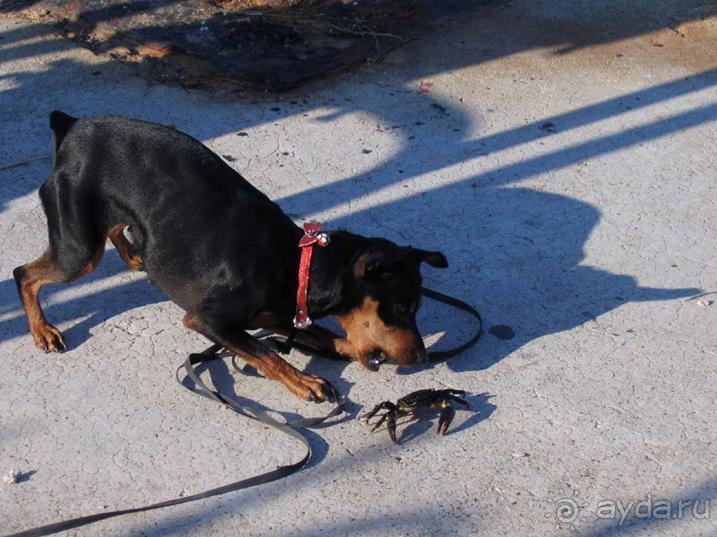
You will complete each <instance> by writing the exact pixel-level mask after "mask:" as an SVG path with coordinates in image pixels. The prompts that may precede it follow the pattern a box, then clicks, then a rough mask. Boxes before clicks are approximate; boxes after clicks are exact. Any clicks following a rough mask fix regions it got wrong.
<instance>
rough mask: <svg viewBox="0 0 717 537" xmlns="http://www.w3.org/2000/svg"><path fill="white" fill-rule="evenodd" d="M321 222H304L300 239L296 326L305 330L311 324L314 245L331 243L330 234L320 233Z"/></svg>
mask: <svg viewBox="0 0 717 537" xmlns="http://www.w3.org/2000/svg"><path fill="white" fill-rule="evenodd" d="M320 231H321V224H319V223H318V222H306V223H305V224H304V236H303V237H301V240H300V241H299V248H301V261H300V262H299V287H298V288H297V290H296V316H295V317H294V327H295V328H298V329H299V330H305V329H306V328H308V327H309V326H311V318H310V317H309V271H310V269H311V256H312V254H313V252H314V245H315V244H318V245H319V246H322V247H323V246H326V245H328V244H329V235H328V234H327V233H319V232H320Z"/></svg>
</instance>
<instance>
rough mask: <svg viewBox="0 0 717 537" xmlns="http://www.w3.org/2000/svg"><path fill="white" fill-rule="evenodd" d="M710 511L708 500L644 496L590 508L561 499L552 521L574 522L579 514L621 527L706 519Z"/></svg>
mask: <svg viewBox="0 0 717 537" xmlns="http://www.w3.org/2000/svg"><path fill="white" fill-rule="evenodd" d="M710 507H711V506H710V500H709V499H682V500H667V499H664V498H657V497H655V496H648V497H647V498H644V499H642V500H608V499H606V500H599V501H597V502H596V503H595V505H594V506H591V505H590V504H581V503H579V502H578V501H577V500H576V499H574V498H561V499H560V500H558V502H557V504H556V509H555V517H556V518H557V519H558V520H559V521H561V522H574V521H575V520H577V518H578V516H580V513H581V512H583V513H584V512H588V513H589V512H592V513H594V515H595V518H598V519H601V520H614V521H616V522H617V523H618V525H622V524H625V523H626V522H630V521H633V520H640V519H647V518H655V519H662V520H669V519H682V518H697V519H706V518H709V517H710Z"/></svg>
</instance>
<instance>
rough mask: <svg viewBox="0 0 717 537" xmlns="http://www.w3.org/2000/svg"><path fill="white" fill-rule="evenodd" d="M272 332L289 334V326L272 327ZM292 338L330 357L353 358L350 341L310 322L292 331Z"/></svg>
mask: <svg viewBox="0 0 717 537" xmlns="http://www.w3.org/2000/svg"><path fill="white" fill-rule="evenodd" d="M271 330H272V331H273V332H276V333H277V334H281V335H283V336H287V337H288V336H289V335H290V334H291V332H292V330H291V329H290V328H272V329H271ZM294 338H295V339H296V341H297V342H298V343H303V344H304V345H308V346H309V347H311V348H313V349H316V350H317V351H319V352H321V353H323V354H326V355H329V357H330V358H336V359H341V358H345V359H348V360H354V359H355V358H354V351H353V347H352V346H351V343H349V341H348V340H347V339H346V338H345V337H341V336H340V335H338V334H335V333H334V332H332V331H331V330H329V329H328V328H324V327H323V326H319V325H317V324H312V325H311V326H309V327H308V328H306V329H304V330H296V331H294Z"/></svg>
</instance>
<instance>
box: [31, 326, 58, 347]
mask: <svg viewBox="0 0 717 537" xmlns="http://www.w3.org/2000/svg"><path fill="white" fill-rule="evenodd" d="M31 332H32V339H33V340H34V341H35V346H36V347H37V348H38V349H42V350H44V351H45V352H62V351H64V350H65V349H66V347H65V338H63V337H62V332H60V331H59V330H58V329H57V328H55V327H54V326H52V325H51V324H49V323H46V324H40V325H37V326H33V327H32V330H31Z"/></svg>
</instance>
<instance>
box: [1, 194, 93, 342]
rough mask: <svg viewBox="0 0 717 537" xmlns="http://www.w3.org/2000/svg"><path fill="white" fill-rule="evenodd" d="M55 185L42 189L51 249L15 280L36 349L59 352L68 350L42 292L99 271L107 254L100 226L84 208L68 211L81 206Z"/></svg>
mask: <svg viewBox="0 0 717 537" xmlns="http://www.w3.org/2000/svg"><path fill="white" fill-rule="evenodd" d="M51 183H52V180H51V181H48V182H47V183H45V184H44V185H43V186H42V188H41V189H40V199H41V200H42V204H43V208H44V209H45V214H46V215H47V226H48V230H49V237H50V247H49V248H48V249H47V250H46V251H45V253H44V254H42V255H41V256H40V257H39V258H37V259H36V260H35V261H32V262H30V263H27V264H25V265H22V266H20V267H17V268H16V269H15V270H14V271H13V276H14V277H15V283H16V284H17V291H18V294H19V295H20V300H21V301H22V305H23V307H24V308H25V314H26V315H27V322H28V325H29V327H30V333H31V334H32V338H33V340H34V341H35V345H36V346H37V347H38V348H40V349H44V350H45V351H46V352H58V351H60V350H63V349H64V348H65V341H64V339H63V337H62V334H61V333H60V331H59V330H58V329H57V328H55V327H54V326H52V325H51V324H50V323H49V322H48V321H47V319H46V318H45V314H44V313H43V311H42V306H40V298H39V294H40V290H41V289H42V288H43V287H44V286H45V285H47V284H48V283H69V282H71V281H73V280H76V279H77V278H80V277H81V276H84V275H85V274H88V273H90V272H92V271H93V270H95V267H96V266H97V264H98V263H99V262H100V259H102V254H103V253H104V250H105V241H106V235H105V234H104V233H101V232H98V230H97V224H96V223H95V222H94V220H92V218H91V217H89V216H88V214H86V213H84V212H83V210H82V208H79V210H78V209H77V208H75V209H74V210H68V209H67V207H68V202H69V203H70V204H77V203H78V200H76V199H60V195H59V192H58V188H57V185H56V184H51ZM82 201H84V200H79V202H80V203H81V202H82ZM63 202H64V203H63ZM84 205H86V204H83V206H84ZM61 211H62V212H61Z"/></svg>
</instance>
